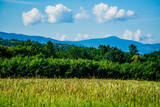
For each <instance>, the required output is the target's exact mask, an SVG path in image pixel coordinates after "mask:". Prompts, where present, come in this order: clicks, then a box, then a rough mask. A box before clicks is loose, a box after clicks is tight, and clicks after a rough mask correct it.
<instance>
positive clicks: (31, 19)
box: [22, 8, 44, 26]
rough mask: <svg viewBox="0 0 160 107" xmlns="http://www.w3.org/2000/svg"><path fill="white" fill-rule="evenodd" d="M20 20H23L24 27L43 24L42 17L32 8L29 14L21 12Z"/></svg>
mask: <svg viewBox="0 0 160 107" xmlns="http://www.w3.org/2000/svg"><path fill="white" fill-rule="evenodd" d="M22 18H23V24H24V25H25V26H27V25H30V24H34V23H38V22H44V16H43V15H42V14H41V12H40V11H39V10H38V9H37V8H33V9H32V10H31V11H29V12H23V14H22Z"/></svg>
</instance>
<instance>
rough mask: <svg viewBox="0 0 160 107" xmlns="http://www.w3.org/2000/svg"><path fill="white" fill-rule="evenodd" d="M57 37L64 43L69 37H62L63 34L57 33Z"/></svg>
mask: <svg viewBox="0 0 160 107" xmlns="http://www.w3.org/2000/svg"><path fill="white" fill-rule="evenodd" d="M56 35H57V38H56V39H58V40H61V41H64V40H66V38H67V36H66V35H64V34H62V35H61V34H59V33H57V34H56Z"/></svg>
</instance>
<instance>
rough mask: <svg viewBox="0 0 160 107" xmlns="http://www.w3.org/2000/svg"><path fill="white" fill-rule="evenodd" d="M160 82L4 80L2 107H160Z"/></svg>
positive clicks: (0, 81) (0, 84)
mask: <svg viewBox="0 0 160 107" xmlns="http://www.w3.org/2000/svg"><path fill="white" fill-rule="evenodd" d="M159 105H160V82H152V81H151V82H150V81H134V80H106V79H0V107H8V106H11V107H12V106H13V107H20V106H21V107H22V106H27V107H31V106H33V107H34V106H36V107H39V106H46V107H69V106H71V107H75V106H76V107H77V106H79V107H127V106H129V107H158V106H159Z"/></svg>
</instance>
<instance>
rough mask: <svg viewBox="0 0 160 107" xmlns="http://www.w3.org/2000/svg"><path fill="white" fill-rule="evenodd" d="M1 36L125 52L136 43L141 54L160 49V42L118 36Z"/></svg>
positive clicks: (3, 36) (4, 34)
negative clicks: (76, 38)
mask: <svg viewBox="0 0 160 107" xmlns="http://www.w3.org/2000/svg"><path fill="white" fill-rule="evenodd" d="M0 38H3V39H9V40H10V39H18V40H28V39H30V40H32V41H38V42H40V43H47V42H48V41H49V40H50V41H51V42H52V43H62V44H69V45H76V46H84V47H94V48H98V46H99V45H110V46H114V47H117V48H119V49H121V50H123V51H125V52H128V51H129V49H128V46H129V45H130V44H134V45H136V46H137V49H138V50H139V53H140V54H144V53H150V52H153V51H156V50H159V49H160V43H157V44H142V43H140V42H136V41H132V40H125V39H120V38H118V37H116V36H111V37H107V38H97V39H88V40H82V41H59V40H55V39H51V38H46V37H41V36H28V35H22V34H15V33H5V32H0Z"/></svg>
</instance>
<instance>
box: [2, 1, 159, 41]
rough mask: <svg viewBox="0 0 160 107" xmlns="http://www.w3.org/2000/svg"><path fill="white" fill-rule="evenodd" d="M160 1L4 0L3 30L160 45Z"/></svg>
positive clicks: (62, 39)
mask: <svg viewBox="0 0 160 107" xmlns="http://www.w3.org/2000/svg"><path fill="white" fill-rule="evenodd" d="M159 26H160V0H0V31H2V32H8V33H18V34H25V35H30V36H32V35H35V36H44V37H49V38H53V39H57V40H61V41H68V40H69V41H79V40H85V39H92V38H105V37H109V36H117V37H119V38H122V39H128V40H134V41H138V42H141V43H147V44H152V43H160V27H159Z"/></svg>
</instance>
